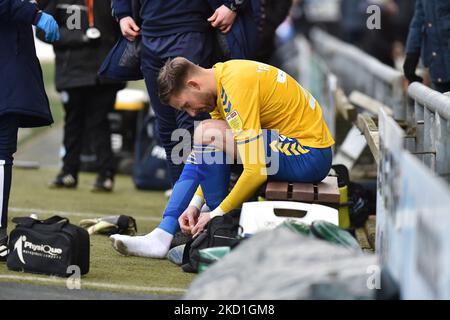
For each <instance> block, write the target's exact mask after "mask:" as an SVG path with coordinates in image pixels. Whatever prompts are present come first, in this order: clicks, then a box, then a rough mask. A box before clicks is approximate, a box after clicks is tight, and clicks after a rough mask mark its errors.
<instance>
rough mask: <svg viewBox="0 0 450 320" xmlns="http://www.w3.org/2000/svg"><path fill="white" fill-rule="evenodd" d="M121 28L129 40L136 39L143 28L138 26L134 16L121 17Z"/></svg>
mask: <svg viewBox="0 0 450 320" xmlns="http://www.w3.org/2000/svg"><path fill="white" fill-rule="evenodd" d="M119 24H120V30H121V31H122V35H123V36H124V37H125V38H127V39H128V40H129V41H134V40H136V38H137V37H138V36H139V34H140V31H141V28H139V27H138V25H137V24H136V22H135V21H134V20H133V18H132V17H125V18H122V19H120V22H119Z"/></svg>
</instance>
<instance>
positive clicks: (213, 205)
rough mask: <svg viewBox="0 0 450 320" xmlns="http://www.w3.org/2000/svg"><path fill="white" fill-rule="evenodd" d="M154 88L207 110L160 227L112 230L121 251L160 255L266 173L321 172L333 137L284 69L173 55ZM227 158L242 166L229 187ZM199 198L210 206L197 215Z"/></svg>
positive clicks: (276, 176) (242, 197)
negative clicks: (209, 63)
mask: <svg viewBox="0 0 450 320" xmlns="http://www.w3.org/2000/svg"><path fill="white" fill-rule="evenodd" d="M158 86H159V95H160V99H161V101H162V102H163V103H165V104H168V105H170V106H171V107H173V108H175V109H177V110H180V111H186V112H187V113H188V114H189V115H191V116H196V115H197V114H198V113H201V112H209V113H210V115H211V119H210V120H204V121H202V122H201V123H200V124H199V125H198V126H197V127H196V129H195V133H194V145H193V149H192V152H191V154H190V155H189V157H188V160H187V161H186V163H185V166H184V169H183V172H182V174H181V176H180V178H179V180H178V181H177V182H176V184H175V186H174V188H173V191H172V195H171V197H170V199H169V202H168V204H167V207H166V209H165V211H164V214H163V219H162V221H161V223H160V225H159V226H158V227H157V228H155V229H154V230H153V231H152V232H150V233H149V234H147V235H144V236H136V237H130V236H125V235H113V236H111V240H112V243H113V247H114V248H115V249H116V250H117V251H119V252H120V253H122V254H125V255H135V256H143V257H150V258H164V257H165V256H166V255H167V252H168V250H169V248H170V244H171V242H172V239H173V236H174V234H175V233H176V232H177V231H178V230H179V229H180V228H181V230H182V231H183V232H184V233H187V234H192V235H193V236H196V235H197V234H199V232H201V231H202V230H203V229H204V228H205V226H206V224H207V223H208V222H209V221H210V219H211V218H213V217H215V216H218V215H224V214H227V213H229V212H230V211H231V210H233V209H236V208H239V207H241V205H242V204H243V203H244V202H245V201H247V200H248V199H249V198H250V197H251V196H252V195H253V194H254V193H255V192H256V191H257V190H258V188H259V187H260V186H261V185H262V184H263V183H264V182H265V181H266V180H267V179H270V180H285V181H287V180H288V181H292V182H306V183H314V182H320V181H321V180H323V179H324V178H325V177H326V176H327V175H328V173H329V171H330V168H331V162H332V150H331V146H332V145H333V144H334V140H333V138H332V136H331V134H330V131H329V130H328V127H327V125H326V123H325V121H324V119H323V116H322V110H321V107H320V105H319V103H318V102H317V100H316V99H315V98H314V97H313V96H312V95H311V94H310V93H309V92H308V91H307V90H305V89H304V88H303V87H302V86H301V85H299V84H298V83H297V82H296V81H295V80H294V79H293V78H292V77H291V76H289V75H288V74H286V73H285V72H284V71H282V70H279V69H277V68H275V67H272V66H270V65H267V64H263V63H259V62H255V61H249V60H231V61H228V62H225V63H217V64H215V65H214V66H213V68H211V69H205V68H202V67H200V66H198V65H195V64H193V63H192V62H190V61H189V60H187V59H185V58H181V57H178V58H175V59H173V60H169V61H167V63H166V64H165V65H164V67H163V68H161V71H160V73H159V77H158ZM230 157H231V158H238V159H239V160H240V161H242V164H243V172H242V174H241V176H240V177H239V179H238V181H237V182H236V184H235V186H234V187H233V189H232V190H231V192H229V193H228V185H229V178H230V169H229V167H230V165H229V163H228V161H225V160H226V159H229V158H230ZM211 158H214V159H222V161H211ZM269 164H270V167H269ZM273 168H275V170H273ZM205 201H206V205H207V206H208V208H210V210H211V211H210V212H202V213H201V214H200V209H201V208H202V206H203V204H204V202H205Z"/></svg>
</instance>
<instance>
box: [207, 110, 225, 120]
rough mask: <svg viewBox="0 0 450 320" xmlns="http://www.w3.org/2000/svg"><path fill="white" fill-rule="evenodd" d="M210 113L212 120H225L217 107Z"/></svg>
mask: <svg viewBox="0 0 450 320" xmlns="http://www.w3.org/2000/svg"><path fill="white" fill-rule="evenodd" d="M209 115H210V116H211V119H212V120H223V117H222V115H221V114H220V112H219V110H217V109H215V110H214V111H213V112H210V113H209Z"/></svg>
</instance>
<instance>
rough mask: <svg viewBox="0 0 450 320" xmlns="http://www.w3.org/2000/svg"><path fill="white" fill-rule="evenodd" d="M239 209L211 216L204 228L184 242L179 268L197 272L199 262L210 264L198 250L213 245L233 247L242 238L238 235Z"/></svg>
mask: <svg viewBox="0 0 450 320" xmlns="http://www.w3.org/2000/svg"><path fill="white" fill-rule="evenodd" d="M240 213H241V210H240V209H237V210H233V211H232V212H230V213H228V214H225V215H223V216H217V217H214V218H212V219H211V220H210V221H209V222H208V224H207V225H206V227H205V229H204V230H203V231H202V232H201V233H200V234H199V235H198V236H197V237H195V238H192V239H191V240H190V241H188V242H187V243H186V246H185V247H184V251H183V260H182V264H181V269H183V271H184V272H191V273H197V272H198V271H199V270H198V267H199V264H200V262H204V263H207V264H210V263H211V262H210V261H202V259H201V258H200V253H199V251H200V250H201V249H206V248H213V247H230V248H231V249H233V248H234V247H236V246H237V245H238V244H239V243H240V242H241V240H242V238H241V237H240V236H239V229H240V226H239V217H240Z"/></svg>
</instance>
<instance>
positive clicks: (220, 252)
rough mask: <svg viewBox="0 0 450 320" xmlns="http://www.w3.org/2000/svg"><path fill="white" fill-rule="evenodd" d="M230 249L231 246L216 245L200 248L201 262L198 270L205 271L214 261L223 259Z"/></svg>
mask: <svg viewBox="0 0 450 320" xmlns="http://www.w3.org/2000/svg"><path fill="white" fill-rule="evenodd" d="M230 251H231V248H230V247H214V248H206V249H201V250H199V251H198V253H199V255H200V262H199V264H198V271H199V272H203V271H205V270H206V269H208V267H209V266H210V265H211V264H212V263H214V262H216V261H217V260H220V259H222V258H223V257H224V256H226V255H227V254H228V253H230Z"/></svg>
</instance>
